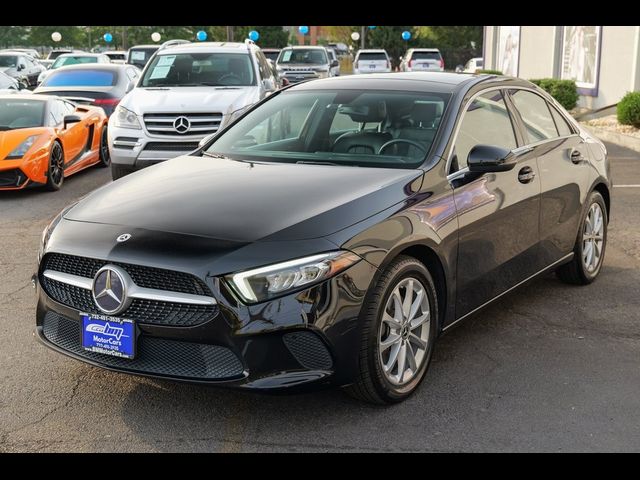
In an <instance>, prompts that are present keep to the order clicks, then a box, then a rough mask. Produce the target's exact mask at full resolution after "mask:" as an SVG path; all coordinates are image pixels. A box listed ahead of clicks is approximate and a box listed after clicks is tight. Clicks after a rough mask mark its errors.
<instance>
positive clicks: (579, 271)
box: [556, 191, 609, 285]
mask: <svg viewBox="0 0 640 480" xmlns="http://www.w3.org/2000/svg"><path fill="white" fill-rule="evenodd" d="M594 204H597V205H599V206H600V210H601V212H602V216H603V235H602V239H603V240H602V248H601V250H600V259H599V261H598V264H597V266H596V267H595V268H593V269H592V270H591V271H590V270H589V269H588V268H587V266H586V265H585V261H584V259H583V253H584V252H583V248H584V238H583V237H584V234H585V225H586V223H587V217H588V215H589V211H590V209H591V207H592V205H594ZM585 205H586V208H585V211H584V213H583V215H582V221H581V222H580V229H579V231H578V236H577V238H576V244H575V246H574V248H573V253H574V256H573V259H572V260H571V262H569V263H566V264H564V265H562V266H560V267H559V268H558V269H557V270H556V275H557V276H558V278H559V279H560V280H562V281H563V282H565V283H569V284H572V285H588V284H590V283H591V282H593V281H594V280H595V279H596V277H597V276H598V274H599V273H600V270H601V269H602V263H603V262H604V254H605V252H606V249H607V225H608V223H609V217H608V216H607V206H606V203H605V201H604V198H602V195H601V194H600V192H597V191H593V192H591V193H590V194H589V197H588V198H587V202H586V204H585Z"/></svg>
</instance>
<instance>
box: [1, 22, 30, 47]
mask: <svg viewBox="0 0 640 480" xmlns="http://www.w3.org/2000/svg"><path fill="white" fill-rule="evenodd" d="M27 33H28V30H27V27H8V26H7V27H2V28H0V47H4V48H6V47H17V46H18V45H24V44H25V37H26V35H27Z"/></svg>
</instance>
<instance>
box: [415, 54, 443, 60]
mask: <svg viewBox="0 0 640 480" xmlns="http://www.w3.org/2000/svg"><path fill="white" fill-rule="evenodd" d="M411 58H412V59H413V60H440V54H439V53H438V52H413V55H411Z"/></svg>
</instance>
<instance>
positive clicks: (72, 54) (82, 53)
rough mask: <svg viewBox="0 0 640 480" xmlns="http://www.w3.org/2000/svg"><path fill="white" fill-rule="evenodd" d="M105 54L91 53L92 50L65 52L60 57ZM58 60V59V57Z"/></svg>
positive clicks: (98, 55) (99, 54)
mask: <svg viewBox="0 0 640 480" xmlns="http://www.w3.org/2000/svg"><path fill="white" fill-rule="evenodd" d="M102 55H104V53H91V52H69V53H63V54H62V55H60V56H59V57H58V58H69V57H100V56H102ZM56 60H57V59H56Z"/></svg>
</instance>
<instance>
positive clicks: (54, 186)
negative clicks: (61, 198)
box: [46, 142, 64, 191]
mask: <svg viewBox="0 0 640 480" xmlns="http://www.w3.org/2000/svg"><path fill="white" fill-rule="evenodd" d="M63 182H64V154H63V152H62V146H61V145H60V144H59V143H58V142H53V145H52V146H51V153H50V154H49V169H48V170H47V185H46V188H47V190H51V191H56V190H60V187H61V186H62V183H63Z"/></svg>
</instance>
